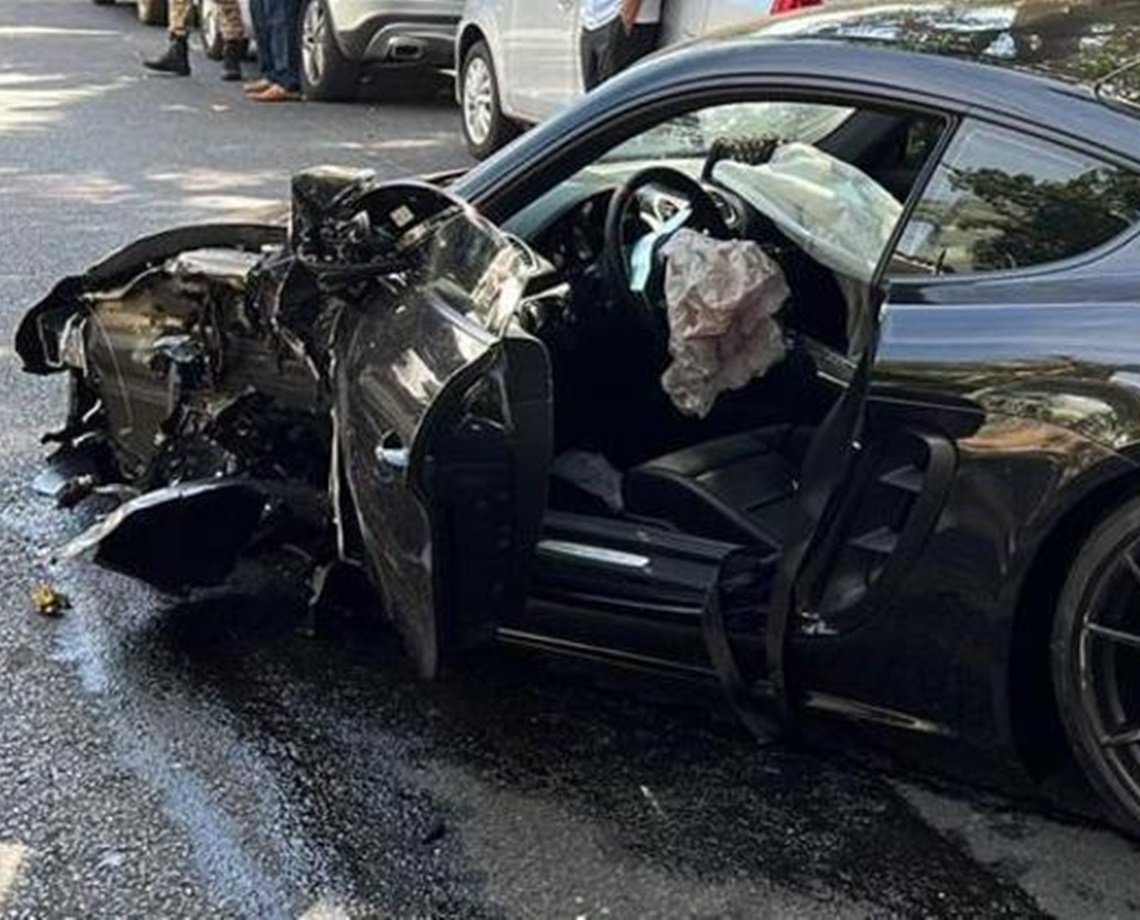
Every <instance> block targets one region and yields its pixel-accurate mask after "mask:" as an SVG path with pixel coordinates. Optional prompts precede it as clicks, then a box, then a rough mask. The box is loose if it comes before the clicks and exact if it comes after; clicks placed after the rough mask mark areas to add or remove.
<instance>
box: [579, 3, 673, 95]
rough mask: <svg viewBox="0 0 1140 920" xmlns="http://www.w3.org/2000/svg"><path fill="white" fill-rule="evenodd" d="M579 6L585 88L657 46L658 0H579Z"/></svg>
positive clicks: (597, 82)
mask: <svg viewBox="0 0 1140 920" xmlns="http://www.w3.org/2000/svg"><path fill="white" fill-rule="evenodd" d="M581 10H582V13H581V17H582V34H581V39H580V48H581V55H582V82H583V84H584V85H585V87H586V91H587V92H589V91H590V90H592V89H593V88H594V87H596V86H598V85H600V84H602V83H604V82H605V81H606V80H608V79H609V78H610V77H612V76H614V75H615V74H618V73H620V72H621V71H623V70H625V68H627V67H629V66H630V65H631V64H633V63H634V62H635V61H637V60H638V59H639V58H642V57H644V56H645V55H647V54H648V53H649V52H651V51H652V50H653V49H654V48H656V47H657V33H658V30H659V27H660V24H661V0H582V7H581Z"/></svg>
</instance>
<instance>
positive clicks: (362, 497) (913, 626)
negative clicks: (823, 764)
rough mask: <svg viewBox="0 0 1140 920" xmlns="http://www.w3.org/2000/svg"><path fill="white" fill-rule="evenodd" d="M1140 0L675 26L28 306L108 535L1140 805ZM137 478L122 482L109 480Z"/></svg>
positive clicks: (190, 561) (396, 616)
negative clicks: (379, 163)
mask: <svg viewBox="0 0 1140 920" xmlns="http://www.w3.org/2000/svg"><path fill="white" fill-rule="evenodd" d="M1138 106H1140V3H1134V2H1130V0H1129V2H1114V3H1095V2H1090V3H1086V4H1073V3H1052V2H975V3H952V4H945V3H934V4H898V3H893V4H872V5H865V6H857V7H851V6H845V7H841V8H828V9H825V10H823V11H821V12H819V13H815V14H810V13H809V14H804V15H795V16H790V17H787V18H786V19H783V20H781V21H774V22H770V23H767V24H765V25H762V26H757V27H754V28H752V29H748V28H745V29H742V30H737V31H735V32H733V33H731V34H724V35H721V36H718V37H715V38H712V39H709V40H706V41H702V42H701V43H699V44H696V45H694V46H690V47H687V48H682V49H679V50H675V51H670V52H667V53H664V54H663V55H661V56H658V57H656V58H654V59H652V60H650V61H647V62H645V63H644V64H642V65H640V66H639V67H637V68H635V69H634V70H633V71H631V72H629V73H627V74H625V75H623V76H622V77H620V78H618V79H616V80H614V81H613V82H612V83H610V84H607V85H606V86H604V87H603V88H602V89H601V90H600V91H598V92H596V93H594V94H591V95H590V96H589V97H588V98H586V99H584V100H583V101H582V102H581V103H580V104H578V105H576V106H575V107H574V108H572V109H571V110H569V111H567V112H565V113H564V114H563V115H562V116H560V117H558V118H556V119H554V120H552V121H550V122H549V123H547V124H545V125H543V126H542V127H540V128H538V129H536V130H535V131H533V132H531V133H529V134H528V135H526V136H524V137H523V138H521V139H519V140H518V141H517V142H516V143H515V144H513V145H512V146H511V147H509V148H507V149H506V150H504V151H502V152H501V153H500V154H499V155H497V156H496V157H494V158H492V159H491V160H488V161H487V162H485V163H483V164H481V165H480V166H479V167H478V168H476V169H474V170H472V171H471V172H469V173H467V174H465V175H462V176H451V177H443V178H436V179H431V180H424V181H409V182H397V183H381V182H378V181H376V180H375V179H374V178H373V177H371V176H370V175H368V174H367V173H362V172H357V171H351V170H337V169H328V168H325V169H315V170H310V171H307V172H304V173H301V174H299V175H298V176H297V177H296V178H295V180H294V188H293V193H294V194H293V205H292V216H291V221H290V225H289V228H288V229H287V230H285V229H283V228H280V227H276V226H262V225H241V224H217V225H208V226H197V227H189V228H184V229H179V230H174V231H171V232H169V233H165V234H162V235H159V236H156V237H151V238H148V239H144V240H142V241H140V242H137V243H135V244H133V245H132V246H130V247H128V248H127V249H125V250H123V251H121V252H119V253H117V254H116V255H114V256H112V257H111V258H109V259H108V260H106V261H105V262H103V263H101V264H100V265H97V266H96V267H94V268H92V269H91V270H89V271H88V272H86V273H85V274H83V275H78V276H74V277H70V278H67V279H65V280H63V281H62V282H61V283H60V284H59V285H57V286H56V288H55V289H54V290H53V291H52V292H51V293H50V295H49V296H48V297H46V298H45V299H44V300H43V301H42V302H41V303H40V304H38V305H37V306H36V307H35V308H34V309H33V310H32V311H31V312H30V313H29V314H28V316H27V317H26V319H25V320H24V322H23V324H22V326H21V328H20V329H19V332H18V338H17V348H18V351H19V354H20V356H21V358H22V360H23V362H24V365H25V368H26V370H27V371H29V372H30V373H34V374H54V373H63V374H66V375H68V377H69V379H70V382H71V386H70V394H71V395H70V407H69V412H68V416H67V420H66V424H65V425H64V427H63V429H62V430H60V431H58V432H55V433H53V434H52V435H51V436H50V439H51V440H53V441H54V442H56V443H57V444H58V448H57V450H56V452H55V454H54V455H53V457H52V458H51V470H50V471H49V473H48V474H45V476H44V477H41V483H40V485H41V487H42V488H43V489H44V490H45V491H47V492H50V493H51V494H53V495H55V496H56V498H57V500H58V501H60V502H61V503H63V504H73V503H77V502H79V501H81V500H83V499H85V498H86V497H87V496H88V495H90V494H92V493H103V494H104V495H106V494H114V495H115V496H117V497H118V499H119V500H121V503H120V504H119V505H118V507H116V508H115V509H114V510H113V511H112V512H111V513H110V514H108V515H107V516H106V517H104V518H103V519H101V520H100V521H99V522H98V523H97V524H96V525H95V526H94V527H93V528H92V529H91V530H89V531H88V532H86V533H85V534H83V535H82V536H80V537H79V538H77V539H76V541H75V542H74V543H73V544H72V545H71V547H70V550H71V551H72V552H73V553H79V552H82V551H90V552H92V553H93V554H94V556H95V558H96V560H97V561H99V562H100V563H102V564H105V565H108V566H111V567H113V568H116V569H118V570H120V571H124V572H128V573H130V574H132V575H135V576H137V577H139V578H143V579H146V580H147V581H150V582H151V583H153V584H155V585H157V586H159V587H160V588H162V589H164V590H168V591H187V590H192V589H194V588H196V587H198V586H202V585H208V584H214V583H217V582H218V581H221V580H223V579H225V578H226V577H227V575H228V574H229V572H230V571H231V569H232V568H233V567H234V565H235V563H236V561H237V560H238V559H239V557H242V556H243V555H249V554H256V553H259V552H262V551H264V550H265V549H266V547H270V546H277V547H280V546H282V545H288V546H290V547H294V548H297V549H299V550H300V551H301V552H303V553H304V556H305V558H306V559H308V560H310V563H311V566H312V568H313V570H314V572H315V573H316V578H315V583H316V584H317V587H318V591H319V590H320V589H321V586H322V585H325V584H327V583H328V582H329V580H330V579H334V578H335V577H337V573H338V572H340V571H343V570H344V569H345V568H346V567H348V568H352V567H357V568H359V569H360V570H362V571H365V572H366V573H367V574H368V576H369V578H370V579H371V583H372V584H373V585H374V587H375V590H376V592H377V595H378V597H379V601H380V604H381V605H382V607H383V610H384V611H385V612H386V614H387V615H388V616H389V617H390V618H391V619H392V621H393V622H394V623H395V624H396V626H397V627H398V628H399V629H400V631H401V633H402V635H403V636H404V638H405V640H406V644H407V646H408V649H409V652H410V653H411V655H412V656H413V657H414V659H415V661H416V662H417V664H418V666H419V668H420V670H421V671H422V672H423V674H424V675H425V676H428V677H430V676H433V675H435V674H436V673H437V672H438V671H439V670H440V669H441V667H448V666H457V665H458V664H459V663H460V662H461V660H462V657H463V655H464V654H465V653H467V652H469V651H471V650H474V649H478V648H481V647H484V646H486V645H488V644H491V643H506V644H510V645H515V646H524V647H526V648H528V649H532V650H540V651H542V652H548V653H551V654H555V655H565V656H576V657H580V658H587V659H592V660H595V661H598V662H605V663H610V664H613V665H620V666H627V667H634V668H638V669H642V670H648V671H653V672H662V673H669V674H674V675H682V676H685V677H689V678H692V679H694V680H697V681H719V682H720V683H721V684H723V686H724V688H725V690H726V691H727V693H728V694H729V696H730V698H731V700H732V703H733V705H734V706H735V708H736V709H737V711H738V712H739V713H740V714H741V716H742V717H743V718H745V719H746V720H747V721H748V722H749V724H750V725H751V726H752V727H753V728H754V729H755V730H756V731H757V732H759V733H762V734H765V735H769V736H771V735H776V734H779V733H781V732H787V731H794V730H795V729H796V727H797V726H798V725H799V724H801V722H803V721H804V720H808V721H810V723H811V724H815V723H816V722H817V721H818V718H819V717H827V718H835V717H839V718H844V719H850V720H857V721H859V722H861V723H864V724H868V725H873V726H878V727H881V728H882V730H883V731H884V732H885V733H887V734H894V735H896V736H898V737H900V738H911V739H914V741H915V742H916V743H918V744H920V745H928V746H930V747H931V748H932V749H939V750H946V749H948V748H949V747H953V748H954V749H955V750H957V751H960V752H964V755H965V756H962V757H961V759H960V760H959V761H958V762H960V763H966V762H979V761H983V760H984V761H988V762H997V763H1007V764H1008V763H1018V764H1021V765H1022V766H1023V767H1024V769H1025V770H1026V771H1028V772H1029V773H1030V774H1031V775H1033V776H1037V777H1041V776H1044V775H1045V774H1046V773H1047V772H1048V771H1049V770H1050V769H1053V768H1054V767H1055V766H1056V764H1057V763H1058V762H1059V759H1060V758H1061V757H1063V756H1064V755H1065V754H1066V748H1068V749H1071V752H1072V753H1073V754H1074V755H1075V757H1076V759H1077V761H1078V762H1079V763H1080V765H1081V766H1082V767H1083V769H1084V771H1085V772H1086V773H1087V775H1088V778H1089V779H1090V781H1091V782H1092V784H1093V785H1094V786H1095V787H1096V788H1097V789H1098V790H1099V791H1100V792H1101V794H1102V795H1103V797H1104V800H1105V801H1106V803H1107V808H1108V811H1109V812H1110V814H1111V816H1112V818H1113V820H1115V821H1116V822H1117V823H1119V824H1120V825H1122V826H1124V827H1126V828H1129V829H1130V830H1132V831H1133V832H1140V466H1138V465H1137V456H1138V451H1140V108H1138ZM100 500H101V501H106V500H107V499H106V498H103V499H100Z"/></svg>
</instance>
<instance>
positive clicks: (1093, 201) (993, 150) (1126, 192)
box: [891, 122, 1140, 274]
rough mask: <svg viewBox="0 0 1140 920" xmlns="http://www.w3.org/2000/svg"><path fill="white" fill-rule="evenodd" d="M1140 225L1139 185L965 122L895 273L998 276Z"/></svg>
mask: <svg viewBox="0 0 1140 920" xmlns="http://www.w3.org/2000/svg"><path fill="white" fill-rule="evenodd" d="M1138 220H1140V177H1138V176H1137V175H1136V174H1134V173H1131V172H1129V171H1128V170H1124V169H1120V168H1119V167H1116V166H1112V165H1109V164H1107V163H1103V162H1101V161H1100V160H1097V159H1096V158H1094V157H1091V156H1088V155H1086V154H1083V153H1078V152H1076V151H1073V150H1068V149H1066V148H1063V147H1058V146H1056V145H1055V144H1050V143H1048V142H1046V141H1040V140H1036V139H1034V138H1030V137H1025V136H1023V135H1020V134H1016V133H1014V132H1012V131H1005V130H1003V129H1000V128H995V127H990V126H988V125H982V124H978V123H974V122H966V123H965V124H964V125H963V126H962V128H961V129H960V130H959V132H958V135H957V136H956V137H955V138H954V141H953V142H952V143H951V145H950V148H949V149H948V150H947V152H946V155H945V157H944V158H943V160H942V162H941V163H940V164H939V165H938V167H937V169H936V170H935V173H934V176H933V177H932V179H931V181H930V184H929V186H928V187H927V189H926V191H925V192H924V193H923V196H922V200H921V201H920V202H919V203H918V207H917V209H916V210H915V213H914V216H913V217H912V218H911V220H910V223H909V224H907V227H906V229H905V230H904V231H903V234H902V238H901V240H900V241H899V246H898V249H897V250H896V252H895V254H894V256H893V258H892V263H891V272H892V273H893V274H918V273H933V274H942V273H953V272H992V271H1003V270H1008V269H1016V268H1026V267H1029V266H1034V265H1044V264H1046V263H1049V262H1055V261H1058V260H1060V259H1067V258H1071V257H1073V256H1077V255H1080V254H1081V253H1085V252H1088V251H1089V250H1091V249H1095V248H1096V247H1097V246H1100V245H1101V244H1103V243H1107V242H1108V241H1110V240H1111V239H1112V238H1113V237H1115V236H1117V235H1118V234H1120V233H1122V232H1123V231H1125V230H1127V229H1128V228H1129V227H1131V226H1133V225H1134V224H1136V223H1137V221H1138Z"/></svg>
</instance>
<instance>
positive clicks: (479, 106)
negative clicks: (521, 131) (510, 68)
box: [459, 41, 518, 160]
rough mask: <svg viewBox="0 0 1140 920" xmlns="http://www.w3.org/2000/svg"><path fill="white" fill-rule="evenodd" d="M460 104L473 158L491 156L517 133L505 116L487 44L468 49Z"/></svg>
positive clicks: (461, 81) (462, 74)
mask: <svg viewBox="0 0 1140 920" xmlns="http://www.w3.org/2000/svg"><path fill="white" fill-rule="evenodd" d="M459 103H460V108H461V109H462V113H463V139H464V140H465V141H466V142H467V149H468V151H470V153H471V156H473V157H475V159H477V160H482V159H484V158H485V157H488V156H490V155H491V154H492V153H494V152H495V151H496V150H498V149H499V148H500V147H502V146H503V145H504V144H505V143H507V141H509V140H511V139H512V138H513V137H514V136H515V135H516V134H517V133H518V129H517V128H516V127H515V125H514V124H513V123H512V122H511V121H510V120H508V119H507V117H506V116H505V115H503V108H502V105H501V104H500V100H499V82H498V80H496V79H495V65H494V62H493V61H492V59H491V49H490V48H488V47H487V43H486V42H483V41H478V42H476V43H475V44H474V45H472V46H471V47H470V49H468V51H467V54H466V56H465V57H464V58H463V68H462V70H461V71H460V75H459Z"/></svg>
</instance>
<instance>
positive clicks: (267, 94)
mask: <svg viewBox="0 0 1140 920" xmlns="http://www.w3.org/2000/svg"><path fill="white" fill-rule="evenodd" d="M249 8H250V13H251V15H252V16H253V31H254V37H255V38H256V39H257V58H258V61H259V62H260V64H261V77H260V78H259V79H257V80H254V81H253V82H252V83H247V84H246V85H245V91H246V93H247V94H248V95H249V98H250V99H252V100H253V101H254V102H294V101H296V100H298V99H300V98H301V69H300V62H299V57H300V36H299V34H298V27H297V18H298V16H299V15H300V2H299V0H250V5H249Z"/></svg>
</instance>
